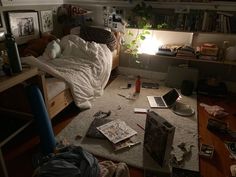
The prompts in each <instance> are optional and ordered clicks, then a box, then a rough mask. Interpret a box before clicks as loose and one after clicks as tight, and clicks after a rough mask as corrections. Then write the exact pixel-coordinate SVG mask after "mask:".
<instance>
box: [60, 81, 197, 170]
mask: <svg viewBox="0 0 236 177" xmlns="http://www.w3.org/2000/svg"><path fill="white" fill-rule="evenodd" d="M125 85H127V80H126V78H125V77H122V76H119V77H118V78H117V79H115V80H114V81H113V82H112V83H111V84H110V85H109V86H108V87H107V88H106V89H105V91H104V95H103V96H102V97H100V98H97V99H96V100H94V101H93V102H92V105H93V106H92V108H91V109H89V110H86V111H84V112H81V113H80V114H79V115H78V116H77V117H76V118H74V119H73V121H72V122H71V123H70V124H69V125H68V126H67V127H66V128H65V129H64V130H62V132H60V133H59V135H57V140H58V141H67V142H68V143H72V144H75V145H79V146H82V147H83V148H84V149H86V150H87V151H89V152H91V153H93V154H94V155H98V156H101V157H105V158H107V159H111V160H115V161H123V162H126V163H127V164H129V165H131V166H135V167H139V168H144V169H149V170H155V171H158V172H160V174H162V173H166V172H168V170H169V168H168V167H165V168H161V167H160V166H159V165H158V164H157V162H155V161H154V160H153V159H152V158H151V157H150V155H149V154H148V153H147V152H146V150H145V149H144V148H143V144H142V143H141V144H139V145H136V146H134V147H131V148H130V149H126V150H124V151H120V152H114V151H113V148H112V146H111V144H110V143H109V141H108V140H101V139H94V138H87V137H85V135H86V132H87V130H88V127H89V125H90V123H91V122H92V121H93V115H94V114H95V113H96V112H97V111H99V110H101V111H105V112H107V111H109V110H110V111H111V115H110V117H111V118H114V119H117V118H119V119H121V120H124V121H125V122H126V123H127V124H128V125H129V126H130V127H131V128H133V129H134V130H135V131H137V132H138V134H137V135H136V137H135V138H136V139H137V141H142V142H143V138H144V131H143V130H142V129H141V128H140V127H138V126H137V124H140V125H141V126H143V127H145V121H146V120H145V119H146V115H145V114H136V113H134V112H133V109H134V108H149V104H148V100H147V97H146V96H148V95H157V96H159V95H163V94H164V93H166V92H167V91H169V89H170V88H166V87H165V86H160V88H159V89H143V88H142V89H141V93H140V95H139V96H138V97H137V99H136V100H127V99H126V98H123V97H121V96H119V95H118V94H123V95H128V94H129V93H133V91H134V88H133V87H132V88H130V89H121V88H120V87H121V86H125ZM181 102H183V103H187V104H189V105H191V106H192V107H193V108H194V109H195V110H196V113H195V115H193V116H191V117H181V116H178V115H176V114H174V113H173V112H172V111H171V110H170V109H152V110H153V111H155V112H157V113H158V114H160V115H161V116H163V117H164V118H166V120H167V121H169V122H170V123H171V124H172V125H174V126H175V127H176V129H175V137H174V143H173V152H172V153H173V154H174V155H175V156H176V157H177V158H179V157H180V156H182V155H183V152H182V151H181V150H180V148H178V147H177V146H178V145H179V144H181V143H183V142H184V143H186V147H190V146H191V145H192V146H193V147H192V156H191V158H190V159H188V161H185V163H184V164H183V168H186V169H190V170H194V171H199V163H198V136H197V135H198V134H197V132H198V128H197V100H196V96H192V97H185V96H183V97H182V99H181ZM77 135H81V136H82V139H79V140H78V139H76V138H75V137H76V136H77Z"/></svg>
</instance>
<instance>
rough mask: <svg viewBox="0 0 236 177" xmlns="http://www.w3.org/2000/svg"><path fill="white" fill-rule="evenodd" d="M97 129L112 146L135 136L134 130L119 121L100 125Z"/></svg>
mask: <svg viewBox="0 0 236 177" xmlns="http://www.w3.org/2000/svg"><path fill="white" fill-rule="evenodd" d="M97 129H98V130H99V131H100V132H101V133H102V134H103V135H105V136H106V137H107V138H108V139H109V140H110V141H111V142H112V143H114V144H116V143H118V142H120V141H122V140H125V139H127V138H130V137H132V136H133V135H135V134H137V132H136V131H135V130H133V129H132V128H131V127H129V126H128V125H126V123H125V122H124V121H122V120H120V119H116V120H113V121H111V122H108V123H106V124H104V125H101V126H99V127H97Z"/></svg>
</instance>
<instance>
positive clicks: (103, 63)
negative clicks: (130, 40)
mask: <svg viewBox="0 0 236 177" xmlns="http://www.w3.org/2000/svg"><path fill="white" fill-rule="evenodd" d="M59 44H60V47H61V49H62V50H61V51H62V55H61V57H59V58H55V59H50V60H48V59H44V58H43V57H42V56H40V57H38V58H35V57H33V56H30V57H23V58H21V59H22V62H24V63H27V64H29V65H31V66H36V67H38V68H39V69H40V70H42V71H44V72H46V73H49V74H50V75H52V76H54V77H56V78H59V79H62V80H64V81H65V82H67V83H68V86H69V87H70V90H71V93H72V96H73V99H74V102H75V104H76V105H77V106H78V107H80V108H81V109H88V108H90V107H91V103H90V100H92V99H94V98H96V97H98V96H101V95H102V94H103V89H104V88H105V86H106V84H107V82H108V80H109V76H110V72H111V66H112V53H111V51H110V50H109V49H108V47H107V46H106V45H105V44H98V43H95V42H86V41H84V40H83V39H82V38H80V37H78V36H77V35H67V36H64V37H63V38H62V39H61V41H60V43H59Z"/></svg>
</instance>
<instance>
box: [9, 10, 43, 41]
mask: <svg viewBox="0 0 236 177" xmlns="http://www.w3.org/2000/svg"><path fill="white" fill-rule="evenodd" d="M8 18H9V25H10V32H11V33H12V34H13V36H14V37H15V40H16V43H17V44H24V43H26V42H28V41H29V40H31V39H36V38H38V37H39V23H38V13H37V12H35V11H32V12H31V11H30V12H8Z"/></svg>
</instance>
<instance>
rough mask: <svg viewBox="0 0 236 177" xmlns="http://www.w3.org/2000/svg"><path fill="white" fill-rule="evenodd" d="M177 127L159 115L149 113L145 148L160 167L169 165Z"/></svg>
mask: <svg viewBox="0 0 236 177" xmlns="http://www.w3.org/2000/svg"><path fill="white" fill-rule="evenodd" d="M174 133H175V127H174V126H172V125H171V124H170V123H169V122H167V121H166V120H165V119H164V118H163V117H161V116H160V115H158V114H157V113H155V112H153V111H150V112H148V113H147V118H146V126H145V134H144V147H145V149H146V150H147V151H148V152H149V154H150V155H151V156H152V158H153V159H154V160H156V161H157V162H158V163H159V165H160V166H162V167H163V166H166V165H167V164H168V163H169V159H170V152H171V150H172V149H171V147H172V143H173V139H174Z"/></svg>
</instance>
